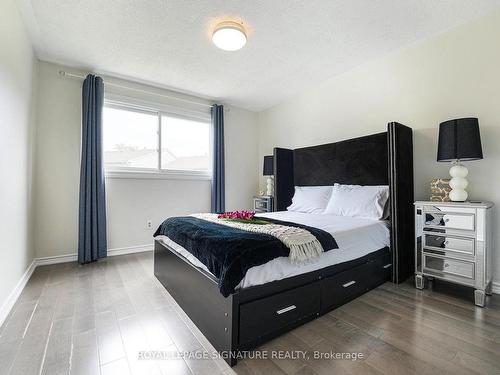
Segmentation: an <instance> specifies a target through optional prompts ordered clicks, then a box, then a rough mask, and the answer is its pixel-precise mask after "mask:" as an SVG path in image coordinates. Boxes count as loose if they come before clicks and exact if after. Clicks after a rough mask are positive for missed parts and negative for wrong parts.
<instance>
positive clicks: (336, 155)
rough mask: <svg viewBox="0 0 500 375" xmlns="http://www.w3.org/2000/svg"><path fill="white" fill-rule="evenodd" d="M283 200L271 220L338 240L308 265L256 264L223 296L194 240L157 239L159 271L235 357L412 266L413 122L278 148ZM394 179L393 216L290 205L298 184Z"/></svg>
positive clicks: (208, 333)
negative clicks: (189, 244) (191, 246)
mask: <svg viewBox="0 0 500 375" xmlns="http://www.w3.org/2000/svg"><path fill="white" fill-rule="evenodd" d="M274 163H275V168H274V171H275V207H276V209H277V212H273V213H268V214H260V215H259V216H260V217H262V218H264V219H278V220H283V221H290V222H294V223H299V224H303V225H308V226H311V227H315V228H320V229H322V230H324V231H327V232H329V233H331V234H332V235H333V237H334V238H335V240H336V241H337V244H338V249H337V250H335V251H327V252H325V253H323V254H322V255H321V256H320V257H318V258H317V259H315V260H314V261H311V262H308V263H307V264H305V265H294V264H290V262H289V261H288V259H287V258H284V257H278V258H276V259H273V260H271V261H269V262H267V263H265V264H262V265H258V266H255V267H252V268H250V269H248V271H246V273H245V276H244V277H243V279H242V280H241V281H240V283H239V284H238V285H237V286H236V288H235V289H234V291H233V292H232V293H231V294H229V295H228V296H227V297H224V296H223V295H222V294H221V293H220V291H219V288H218V283H217V281H218V280H217V278H216V277H215V276H214V275H213V274H212V273H211V272H210V271H209V270H208V268H207V267H205V266H204V265H203V264H202V263H201V262H199V261H198V260H197V259H196V257H194V256H193V255H192V254H191V253H190V252H189V251H187V250H186V249H185V248H183V247H182V246H180V245H179V244H177V243H176V242H174V241H172V240H171V239H170V238H168V237H165V236H157V237H156V238H155V254H154V257H155V259H154V272H155V276H156V277H157V278H158V279H159V281H160V282H161V283H162V284H163V285H164V287H165V288H166V289H167V290H168V291H169V293H170V294H171V295H172V296H173V298H174V299H175V300H176V301H177V303H178V304H179V305H180V306H181V308H182V309H183V310H184V311H185V312H186V314H187V315H188V316H189V317H190V318H191V320H192V321H193V322H194V323H195V324H196V325H197V327H198V328H199V329H200V331H201V332H202V333H203V334H204V335H205V337H206V338H207V339H208V340H209V341H210V342H211V343H212V345H213V346H214V347H215V348H216V349H217V350H218V351H219V352H220V354H221V356H222V357H223V358H224V359H225V360H226V361H227V362H228V363H229V364H230V365H231V366H232V365H234V364H236V361H237V359H238V357H239V353H241V351H244V350H249V349H252V348H254V347H256V346H258V345H260V344H261V343H263V342H265V341H268V340H269V339H271V338H273V337H276V336H278V335H280V334H282V333H284V332H287V331H289V330H291V329H293V328H294V327H297V326H298V325H301V324H303V323H305V322H307V321H309V320H312V319H314V318H316V317H317V316H320V315H322V314H325V313H327V312H328V311H330V310H332V309H334V308H336V307H338V306H340V305H342V304H344V303H346V302H348V301H350V300H352V299H354V298H356V297H358V296H359V295H361V294H363V293H365V292H366V291H368V290H370V289H373V288H375V287H377V286H378V285H380V284H382V283H384V282H386V281H388V280H391V281H393V282H395V283H399V282H402V281H404V280H405V279H406V278H407V277H409V276H410V275H411V273H412V269H413V264H412V262H413V256H412V244H413V233H412V230H413V227H414V226H413V214H412V213H413V211H412V203H413V156H412V131H411V129H410V128H408V127H406V126H404V125H401V124H398V123H390V124H389V125H388V130H387V132H384V133H378V134H374V135H369V136H365V137H360V138H355V139H350V140H346V141H341V142H336V143H330V144H325V145H320V146H312V147H305V148H300V149H295V150H289V149H283V148H276V149H275V150H274ZM333 183H341V184H359V185H388V186H389V191H390V199H389V208H390V211H389V212H390V215H389V216H390V218H389V220H384V221H382V220H380V221H377V220H367V219H359V218H346V217H338V216H335V215H317V214H305V213H297V212H287V211H286V207H288V206H289V205H290V203H291V200H292V196H293V192H294V186H322V185H333Z"/></svg>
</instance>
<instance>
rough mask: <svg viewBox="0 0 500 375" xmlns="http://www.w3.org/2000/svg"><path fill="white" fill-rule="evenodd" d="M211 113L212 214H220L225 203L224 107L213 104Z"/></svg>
mask: <svg viewBox="0 0 500 375" xmlns="http://www.w3.org/2000/svg"><path fill="white" fill-rule="evenodd" d="M211 113H212V127H213V132H214V160H213V177H212V212H213V213H221V212H224V209H225V202H226V198H225V188H224V107H223V106H222V105H217V104H214V105H213V106H212V110H211Z"/></svg>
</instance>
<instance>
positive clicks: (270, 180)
mask: <svg viewBox="0 0 500 375" xmlns="http://www.w3.org/2000/svg"><path fill="white" fill-rule="evenodd" d="M266 195H267V196H269V197H272V196H274V180H273V178H272V177H271V176H269V177H268V178H267V191H266Z"/></svg>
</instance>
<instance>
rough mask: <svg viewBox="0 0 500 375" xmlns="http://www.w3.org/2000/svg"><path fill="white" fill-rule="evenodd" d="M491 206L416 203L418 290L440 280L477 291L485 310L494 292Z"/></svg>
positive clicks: (467, 203)
mask: <svg viewBox="0 0 500 375" xmlns="http://www.w3.org/2000/svg"><path fill="white" fill-rule="evenodd" d="M491 207H493V203H491V202H472V201H471V202H427V201H425V202H423V201H418V202H415V287H416V288H418V289H423V288H424V287H425V279H426V278H429V279H432V278H436V279H442V280H447V281H450V282H453V283H457V284H462V285H466V286H469V287H472V288H474V289H475V292H474V299H475V301H474V302H475V304H476V305H477V306H481V307H484V304H485V300H486V295H487V294H491V288H492V253H493V249H492V228H491Z"/></svg>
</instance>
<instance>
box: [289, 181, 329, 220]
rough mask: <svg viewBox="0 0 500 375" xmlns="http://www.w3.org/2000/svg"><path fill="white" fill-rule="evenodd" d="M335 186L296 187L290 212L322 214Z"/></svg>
mask: <svg viewBox="0 0 500 375" xmlns="http://www.w3.org/2000/svg"><path fill="white" fill-rule="evenodd" d="M332 189H333V186H295V193H294V194H293V198H292V204H291V205H290V206H288V207H287V210H288V211H296V212H306V213H310V214H320V213H322V212H323V211H324V210H325V208H326V206H327V204H328V200H329V199H330V196H331V194H332Z"/></svg>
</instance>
